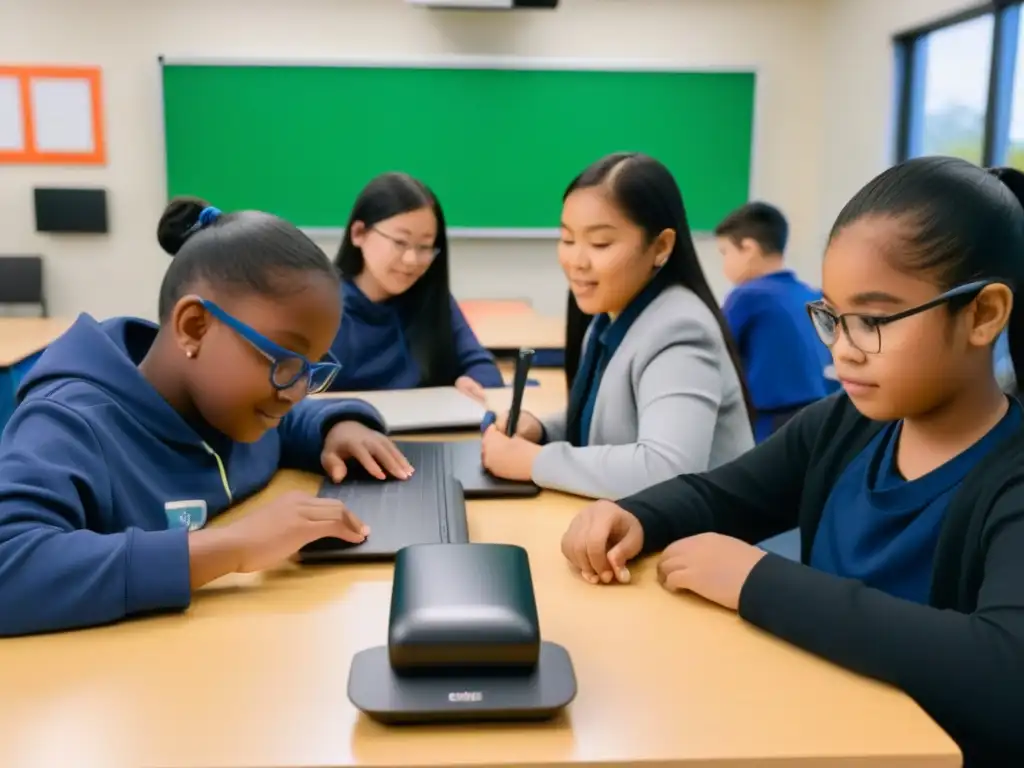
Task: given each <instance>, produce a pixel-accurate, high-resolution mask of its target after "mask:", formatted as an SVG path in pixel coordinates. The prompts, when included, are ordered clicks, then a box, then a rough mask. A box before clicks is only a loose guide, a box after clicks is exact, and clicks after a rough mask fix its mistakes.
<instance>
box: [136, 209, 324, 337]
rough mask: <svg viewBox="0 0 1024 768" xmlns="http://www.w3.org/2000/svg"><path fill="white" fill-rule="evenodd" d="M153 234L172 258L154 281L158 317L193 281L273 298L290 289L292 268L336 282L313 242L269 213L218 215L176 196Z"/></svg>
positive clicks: (166, 312)
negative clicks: (157, 292)
mask: <svg viewBox="0 0 1024 768" xmlns="http://www.w3.org/2000/svg"><path fill="white" fill-rule="evenodd" d="M204 211H206V213H204ZM200 217H202V220H201V219H200ZM156 238H157V241H158V242H159V243H160V247H161V248H163V249H164V250H165V251H166V252H167V253H168V254H169V255H171V256H173V257H174V261H172V262H171V266H170V268H169V269H168V270H167V273H166V274H165V275H164V279H163V283H161V285H160V302H159V309H158V312H159V315H160V321H161V322H163V321H165V320H167V318H168V317H169V316H170V314H171V312H172V311H173V310H174V305H175V304H177V303H178V301H179V300H180V299H181V297H182V296H186V295H188V294H189V293H190V292H191V291H192V290H194V287H195V286H196V285H197V284H198V283H208V284H210V285H212V286H214V287H215V288H217V289H219V290H224V291H232V290H235V291H238V290H241V291H251V292H253V293H257V294H260V295H262V296H268V297H271V298H278V297H281V296H285V295H288V293H289V292H290V291H291V290H293V289H294V287H295V283H294V282H293V281H290V280H288V277H289V276H291V274H292V273H302V272H315V273H320V274H322V275H323V276H324V277H325V278H326V279H328V280H332V281H334V282H335V283H337V282H338V276H337V274H336V273H335V271H334V269H333V267H332V266H331V262H330V259H328V258H327V256H326V255H325V254H324V252H323V251H322V250H320V248H319V247H317V245H316V243H314V242H313V241H312V240H310V239H309V238H308V237H307V236H306V235H304V234H303V233H302V232H301V231H300V230H299V229H298V228H297V227H295V226H294V225H292V224H289V223H288V222H287V221H285V220H284V219H280V218H278V217H277V216H272V215H271V214H269V213H260V212H259V211H241V212H239V213H227V214H220V212H219V211H217V210H216V209H211V207H210V205H209V204H208V203H207V202H206V201H205V200H201V199H199V198H198V197H176V198H175V199H173V200H171V202H170V203H169V204H168V205H167V208H166V209H165V210H164V213H163V215H162V216H161V217H160V222H159V223H158V224H157V228H156Z"/></svg>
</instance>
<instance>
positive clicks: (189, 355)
mask: <svg viewBox="0 0 1024 768" xmlns="http://www.w3.org/2000/svg"><path fill="white" fill-rule="evenodd" d="M195 356H196V353H195V352H193V351H192V350H191V349H189V350H186V351H185V357H187V358H188V359H189V360H191V359H192V358H193V357H195Z"/></svg>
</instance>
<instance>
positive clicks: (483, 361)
mask: <svg viewBox="0 0 1024 768" xmlns="http://www.w3.org/2000/svg"><path fill="white" fill-rule="evenodd" d="M404 298H405V297H403V296H396V297H394V298H392V299H388V300H387V301H381V302H374V301H371V300H370V299H369V298H367V297H366V294H364V293H363V292H362V291H361V290H359V288H358V287H356V284H355V283H354V282H352V281H351V280H346V281H345V282H344V283H343V285H342V301H343V307H344V314H343V316H342V320H341V328H340V329H339V331H338V335H337V337H336V338H335V339H334V344H333V345H331V352H332V353H333V354H334V356H335V357H337V358H338V361H339V362H340V363H341V371H339V372H338V375H337V376H336V377H335V379H334V381H333V382H332V384H331V389H332V390H334V391H335V392H359V391H370V390H380V389H411V388H413V387H418V386H421V385H422V381H421V374H420V369H419V366H418V365H417V364H416V360H415V359H414V358H413V355H412V350H411V349H410V348H409V345H408V343H407V342H406V334H405V328H406V327H407V325H408V323H409V322H410V321H411V318H409V317H408V314H409V312H408V307H407V302H406V301H404ZM449 300H450V302H451V310H452V334H453V336H454V344H455V357H456V360H457V362H458V369H459V374H458V375H459V376H469V377H470V378H471V379H473V380H474V381H476V382H477V383H479V384H480V385H481V386H484V387H500V386H503V385H504V379H503V378H502V375H501V371H499V370H498V366H497V365H496V364H495V362H494V356H493V355H492V354H491V353H490V352H488V351H487V350H486V349H484V348H483V347H482V346H481V345H480V342H479V341H477V338H476V335H475V334H474V333H473V330H472V329H471V328H470V327H469V323H467V322H466V317H465V315H463V314H462V310H460V309H459V305H458V304H456V302H455V299H454V298H452V297H449ZM454 383H455V382H454V381H450V382H448V384H449V385H450V384H454Z"/></svg>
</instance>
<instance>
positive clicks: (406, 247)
mask: <svg viewBox="0 0 1024 768" xmlns="http://www.w3.org/2000/svg"><path fill="white" fill-rule="evenodd" d="M373 231H374V232H376V233H377V234H378V235H380V236H381V237H383V238H384V239H385V240H390V241H391V244H392V245H393V246H394V250H395V258H396V259H400V258H402V257H403V256H405V254H406V253H407V252H408V251H412V252H413V255H414V256H415V257H416V261H418V262H419V263H420V264H429V263H430V262H432V261H433V260H434V259H436V258H437V257H438V256H439V255H440V254H441V249H440V248H438V247H437V246H434V245H413V244H412V243H410V242H408V241H406V240H402V239H401V238H398V237H395V236H394V235H389V234H388V233H387V232H382V231H381V230H379V229H377V228H376V227H373Z"/></svg>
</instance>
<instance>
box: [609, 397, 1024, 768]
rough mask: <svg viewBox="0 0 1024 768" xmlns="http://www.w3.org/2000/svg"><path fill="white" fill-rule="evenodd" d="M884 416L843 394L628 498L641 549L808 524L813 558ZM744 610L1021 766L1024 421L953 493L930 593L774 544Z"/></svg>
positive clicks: (977, 757)
mask: <svg viewBox="0 0 1024 768" xmlns="http://www.w3.org/2000/svg"><path fill="white" fill-rule="evenodd" d="M883 426H884V424H882V423H879V422H872V421H870V420H868V419H866V418H864V417H863V416H861V415H860V413H859V412H857V410H856V409H855V408H854V407H853V405H852V403H850V401H849V398H847V397H846V396H845V395H838V396H834V397H831V398H828V399H827V400H824V401H822V402H820V403H817V404H815V405H813V406H811V407H810V408H807V409H806V410H804V411H803V412H801V413H800V414H799V415H797V416H796V417H794V418H793V419H792V420H791V421H790V422H789V423H788V424H787V425H786V426H785V427H784V428H783V429H782V430H781V431H780V432H779V433H778V434H777V435H775V436H773V437H772V438H771V439H769V440H768V441H767V442H765V443H762V444H761V445H759V446H758V447H757V448H755V449H754V450H753V451H750V452H749V453H747V454H745V455H744V456H742V457H740V458H739V459H737V460H736V461H733V462H732V463H730V464H726V465H724V466H722V467H719V468H717V469H715V470H713V471H711V472H707V473H704V474H700V475H680V476H679V477H676V478H673V479H671V480H667V481H665V482H663V483H660V484H658V485H655V486H653V487H651V488H648V489H647V490H645V491H642V492H641V493H638V494H635V495H633V496H630V497H628V498H625V499H622V500H620V501H619V502H618V503H619V505H620V506H622V507H623V508H624V509H626V510H628V511H629V512H632V513H633V514H634V515H636V517H637V518H638V519H639V520H640V522H641V524H642V525H643V529H644V550H645V552H654V551H658V550H661V549H663V548H665V547H666V546H668V544H670V543H671V542H673V541H676V540H678V539H681V538H684V537H687V536H692V535H694V534H698V533H704V532H708V531H715V532H718V533H722V534H725V535H728V536H734V537H736V538H739V539H743V540H744V541H747V542H750V543H756V542H759V541H762V540H764V539H765V538H767V537H769V536H772V535H774V534H776V533H781V532H782V531H785V530H789V529H791V528H793V527H794V526H795V525H799V527H800V532H801V539H802V545H801V548H802V552H801V556H802V560H803V562H804V563H806V562H808V561H809V558H810V551H811V546H812V544H813V542H814V536H815V533H816V532H817V529H818V524H819V522H820V520H821V515H822V511H823V510H824V508H825V502H826V500H827V499H828V496H829V493H830V491H831V489H832V487H833V485H834V484H835V483H836V481H837V480H838V479H839V476H840V475H841V474H842V471H843V469H844V468H845V467H846V466H847V465H848V464H849V463H850V461H852V460H853V459H854V458H855V457H856V456H857V455H858V453H860V451H862V450H863V449H864V447H865V446H866V445H867V443H868V442H869V441H870V439H871V438H872V437H873V436H874V435H875V434H876V433H877V432H878V430H879V429H881V428H882V427H883ZM739 613H740V616H742V617H743V618H744V619H746V620H747V621H749V622H751V623H752V624H755V625H757V626H759V627H761V628H762V629H764V630H766V631H768V632H771V633H772V634H774V635H777V636H778V637H781V638H783V639H785V640H787V641H788V642H790V643H793V644H794V645H797V646H799V647H801V648H804V649H806V650H808V651H810V652H812V653H815V654H818V655H819V656H822V657H823V658H826V659H829V660H831V661H833V662H835V663H837V664H840V665H842V666H844V667H847V668H848V669H851V670H854V671H856V672H859V673H861V674H864V675H868V676H870V677H874V678H877V679H879V680H883V681H885V682H888V683H890V684H892V685H895V686H897V687H898V688H901V689H902V690H904V691H906V692H907V693H908V694H909V695H910V696H911V697H913V698H914V699H915V700H916V701H917V702H918V704H920V705H921V707H922V708H923V709H924V710H925V711H926V712H928V714H929V715H931V716H932V718H934V719H935V721H936V722H937V723H938V724H939V725H940V726H942V727H943V728H944V729H945V730H946V731H947V732H948V733H949V734H950V736H952V737H953V738H954V739H955V740H956V742H957V743H958V744H959V746H960V748H961V750H962V751H963V753H964V760H965V763H964V764H965V766H971V767H973V768H977V767H978V766H1024V726H1022V722H1024V721H1022V718H1024V429H1021V430H1018V431H1017V432H1016V433H1015V434H1014V435H1013V436H1012V437H1010V438H1009V439H1007V440H1006V441H1005V442H1004V443H1003V444H1001V445H999V446H998V447H997V448H995V450H993V451H992V452H991V453H990V454H989V455H988V456H987V457H985V458H984V459H983V460H982V461H981V462H980V463H979V464H978V466H976V467H975V468H974V469H973V470H972V471H971V473H970V474H969V475H968V476H967V477H966V478H965V480H964V482H963V484H962V485H961V487H960V488H959V490H958V491H957V492H956V494H955V495H954V496H953V498H952V499H951V500H950V503H949V507H948V510H947V512H946V517H945V520H944V522H943V525H942V531H941V533H940V537H939V542H938V546H937V548H936V552H935V559H934V565H933V573H932V582H931V592H930V596H929V605H920V604H917V603H913V602H909V601H907V600H903V599H900V598H896V597H893V596H891V595H888V594H886V593H884V592H881V591H879V590H876V589H871V588H869V587H867V586H865V585H864V584H862V583H860V582H858V581H855V580H852V579H843V578H839V577H836V576H832V575H830V574H826V573H822V572H820V571H816V570H814V569H812V568H810V567H808V566H806V565H801V564H800V563H795V562H792V561H789V560H786V559H784V558H781V557H778V556H775V555H768V556H767V557H764V558H762V560H761V561H760V562H759V563H758V564H757V565H756V566H755V567H754V569H753V571H752V572H751V573H750V577H749V578H748V579H747V582H746V584H745V585H744V587H743V591H742V593H741V595H740V603H739Z"/></svg>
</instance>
